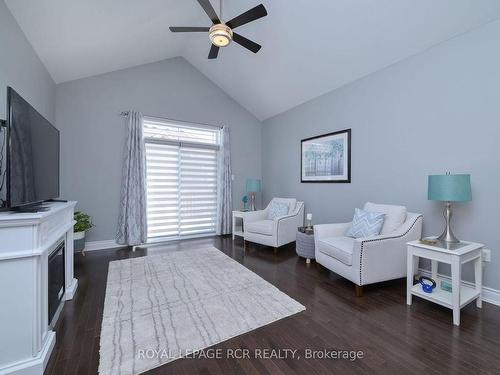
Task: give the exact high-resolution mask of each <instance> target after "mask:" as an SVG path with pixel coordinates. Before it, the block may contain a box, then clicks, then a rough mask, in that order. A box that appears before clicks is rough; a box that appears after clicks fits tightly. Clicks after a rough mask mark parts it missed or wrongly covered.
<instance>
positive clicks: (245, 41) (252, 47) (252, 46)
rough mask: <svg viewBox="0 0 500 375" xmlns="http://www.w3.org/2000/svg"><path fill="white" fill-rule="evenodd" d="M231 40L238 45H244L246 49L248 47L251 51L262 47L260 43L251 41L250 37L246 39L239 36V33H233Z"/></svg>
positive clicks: (254, 51) (256, 50) (257, 50)
mask: <svg viewBox="0 0 500 375" xmlns="http://www.w3.org/2000/svg"><path fill="white" fill-rule="evenodd" d="M233 40H234V41H235V42H236V43H238V44H239V45H241V46H243V47H245V48H246V49H249V50H250V51H252V52H253V53H257V52H259V50H260V49H261V47H262V46H261V45H260V44H257V43H255V42H252V41H251V40H250V39H247V38H245V37H244V36H241V35H240V34H237V33H233Z"/></svg>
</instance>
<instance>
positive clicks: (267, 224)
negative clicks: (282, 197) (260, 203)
mask: <svg viewBox="0 0 500 375" xmlns="http://www.w3.org/2000/svg"><path fill="white" fill-rule="evenodd" d="M274 223H275V222H274V220H258V221H252V222H250V223H247V224H246V227H245V231H246V232H250V233H257V234H263V235H266V236H272V235H273V232H274Z"/></svg>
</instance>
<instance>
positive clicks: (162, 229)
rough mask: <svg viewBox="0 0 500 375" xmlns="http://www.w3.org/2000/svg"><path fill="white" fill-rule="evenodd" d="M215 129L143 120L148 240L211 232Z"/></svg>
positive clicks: (214, 203)
mask: <svg viewBox="0 0 500 375" xmlns="http://www.w3.org/2000/svg"><path fill="white" fill-rule="evenodd" d="M219 132H220V131H219V129H217V128H212V127H202V126H196V125H194V124H193V125H189V124H188V125H186V124H183V123H182V124H180V123H175V122H171V121H167V120H156V119H150V118H145V119H144V141H145V144H146V174H147V176H146V177H147V215H148V238H149V239H152V240H157V239H163V238H164V239H168V238H181V237H186V236H195V235H204V234H207V235H208V234H212V233H214V232H215V225H216V216H217V153H218V150H219V138H220V136H219Z"/></svg>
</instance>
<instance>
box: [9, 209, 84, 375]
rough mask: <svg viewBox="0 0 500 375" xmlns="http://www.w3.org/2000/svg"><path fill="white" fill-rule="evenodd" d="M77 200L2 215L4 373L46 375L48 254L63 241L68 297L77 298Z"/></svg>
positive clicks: (51, 342) (49, 333) (50, 344)
mask: <svg viewBox="0 0 500 375" xmlns="http://www.w3.org/2000/svg"><path fill="white" fill-rule="evenodd" d="M75 205H76V202H64V203H63V202H52V203H46V204H44V206H47V207H48V208H49V209H48V210H47V211H43V212H38V213H16V212H1V213H0V302H1V305H0V306H1V307H0V327H1V328H0V375H3V374H16V375H21V374H22V375H36V374H39V375H42V374H43V371H44V369H45V366H46V365H47V362H48V360H49V357H50V353H51V351H52V349H53V347H54V344H55V340H56V336H55V333H54V331H52V330H51V328H50V327H49V324H48V255H49V254H50V253H51V252H52V250H54V249H55V247H56V245H57V244H58V243H60V242H61V240H64V241H65V247H66V248H65V294H64V298H63V299H64V300H70V299H72V298H73V296H74V294H75V292H76V288H77V285H78V281H77V280H76V279H75V278H74V276H73V224H74V219H73V214H74V209H75Z"/></svg>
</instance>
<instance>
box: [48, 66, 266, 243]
mask: <svg viewBox="0 0 500 375" xmlns="http://www.w3.org/2000/svg"><path fill="white" fill-rule="evenodd" d="M128 109H135V110H138V111H141V112H142V113H144V114H145V115H150V116H157V117H168V118H174V119H180V120H185V121H193V122H203V123H209V124H215V125H228V126H229V127H230V128H231V141H232V153H231V156H232V167H233V173H234V175H235V180H234V182H233V201H234V207H235V208H237V207H239V206H240V199H241V197H242V196H243V195H244V191H245V186H244V185H245V181H246V178H248V177H255V178H261V155H262V150H261V123H260V122H259V121H258V120H257V119H256V118H255V117H254V116H252V115H251V114H250V113H249V112H247V111H246V110H245V109H243V107H241V106H240V105H239V104H237V103H236V102H235V101H234V100H233V99H231V98H230V97H229V96H228V95H226V94H225V93H224V92H223V91H222V90H221V89H220V88H219V87H217V86H216V85H215V84H213V83H212V82H211V81H209V80H208V79H207V78H206V77H205V76H204V75H202V74H201V73H200V72H199V71H198V70H196V69H195V68H194V67H193V66H192V65H190V64H189V63H188V62H187V61H186V60H184V59H183V58H174V59H169V60H164V61H161V62H158V63H153V64H147V65H142V66H139V67H135V68H130V69H125V70H121V71H117V72H113V73H107V74H103V75H99V76H95V77H91V78H85V79H80V80H76V81H72V82H67V83H63V84H60V85H58V86H57V104H56V123H57V126H58V127H59V128H60V129H61V143H62V150H61V163H62V172H61V174H62V175H61V185H62V196H63V197H64V198H67V199H74V200H77V201H78V202H79V203H78V206H77V208H78V209H80V210H83V211H85V212H87V213H89V214H90V215H91V216H92V217H93V219H94V223H95V225H96V227H95V228H94V229H92V230H91V231H90V232H89V237H88V240H90V241H93V240H111V239H114V238H115V233H116V225H117V218H118V206H119V197H120V186H121V175H122V153H123V143H124V137H125V129H126V128H125V124H124V119H123V118H122V117H120V116H119V113H120V112H121V111H124V110H128Z"/></svg>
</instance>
